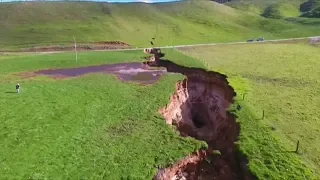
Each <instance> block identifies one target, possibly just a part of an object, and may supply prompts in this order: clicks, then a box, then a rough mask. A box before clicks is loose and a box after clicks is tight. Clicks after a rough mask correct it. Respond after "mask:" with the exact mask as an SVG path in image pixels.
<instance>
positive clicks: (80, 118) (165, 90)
mask: <svg viewBox="0 0 320 180" xmlns="http://www.w3.org/2000/svg"><path fill="white" fill-rule="evenodd" d="M169 54H170V55H169V57H170V58H171V59H173V60H178V61H177V62H178V63H179V62H180V63H181V62H183V61H181V60H184V62H186V63H187V64H189V65H190V66H193V65H198V64H200V65H201V63H197V62H196V61H193V60H192V59H191V58H188V57H186V56H184V55H181V54H179V53H174V52H171V53H169ZM140 56H141V52H133V51H132V52H110V53H106V52H95V53H93V52H91V53H80V54H79V61H78V63H76V62H75V61H74V54H72V53H65V54H54V55H52V54H51V55H33V56H26V55H16V56H0V83H1V86H0V107H1V111H0V147H1V148H0V174H1V178H0V179H151V178H152V177H153V176H154V174H155V172H156V170H157V167H162V166H166V165H168V164H169V163H172V162H175V161H176V160H178V159H180V158H182V157H184V156H186V155H188V154H190V153H191V152H193V151H195V150H197V149H199V148H200V147H201V146H202V145H203V144H202V143H200V142H198V141H195V140H193V139H191V138H182V137H180V136H179V135H178V134H177V133H176V132H174V130H173V129H172V128H171V127H169V126H167V125H166V124H165V122H164V120H163V119H162V118H160V117H159V116H158V115H157V111H158V109H159V108H161V107H163V106H164V105H165V104H166V103H168V97H169V96H170V95H171V93H172V92H173V91H174V87H175V86H174V84H175V83H176V81H177V80H180V79H181V78H182V76H181V75H167V76H164V77H163V78H162V79H161V81H159V82H158V83H156V84H154V85H151V86H140V85H137V84H135V83H122V82H120V81H119V80H117V79H116V78H115V77H112V76H111V75H104V74H91V75H86V76H83V77H78V78H71V79H67V80H52V79H49V78H44V77H37V78H33V79H24V78H22V77H17V76H14V75H13V73H17V72H30V71H34V70H39V69H47V68H66V67H78V66H87V65H97V64H103V63H105V64H108V63H109V64H111V63H117V62H130V61H138V60H139V57H140ZM179 60H180V61H179ZM18 82H19V83H20V85H21V94H19V95H18V94H16V93H5V92H12V91H13V92H14V90H15V89H14V85H15V83H18Z"/></svg>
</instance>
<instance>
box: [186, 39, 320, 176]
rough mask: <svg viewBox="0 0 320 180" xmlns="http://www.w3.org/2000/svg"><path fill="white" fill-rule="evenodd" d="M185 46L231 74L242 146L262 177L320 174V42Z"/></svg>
mask: <svg viewBox="0 0 320 180" xmlns="http://www.w3.org/2000/svg"><path fill="white" fill-rule="evenodd" d="M182 51H183V52H184V53H186V54H188V55H191V56H193V57H196V58H199V59H201V60H203V62H205V63H206V64H207V66H208V67H209V68H210V69H213V70H216V71H219V72H222V73H225V74H226V75H228V76H229V80H230V81H231V85H232V86H233V87H234V88H235V89H236V91H237V92H238V94H239V97H238V103H240V104H241V105H242V106H243V111H242V112H240V113H239V114H238V115H239V120H240V123H241V138H240V148H241V150H242V151H243V152H244V154H246V155H247V156H248V159H249V165H250V166H249V167H250V169H251V170H252V171H253V172H254V173H255V174H256V175H257V176H258V177H259V178H260V179H275V180H278V179H318V178H317V177H320V174H319V170H320V163H319V162H320V141H319V138H318V137H319V136H320V131H319V127H320V113H319V110H318V105H319V103H320V95H319V94H320V91H319V90H320V81H319V78H320V73H319V69H318V67H319V66H320V62H319V60H318V58H317V57H318V56H319V55H320V49H319V48H318V47H316V46H311V45H308V44H306V43H289V42H288V43H275V44H269V43H263V44H246V45H223V46H212V47H199V48H185V49H182ZM243 93H246V98H245V100H244V101H243V100H242V94H243ZM263 110H264V111H265V118H264V119H262V111H263ZM298 140H299V141H300V148H299V154H296V153H293V152H292V151H295V148H296V143H297V141H298ZM310 170H312V171H313V173H311V171H310ZM312 174H313V175H312Z"/></svg>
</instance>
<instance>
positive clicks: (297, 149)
mask: <svg viewBox="0 0 320 180" xmlns="http://www.w3.org/2000/svg"><path fill="white" fill-rule="evenodd" d="M299 144H300V141H299V140H298V141H297V146H296V153H298V151H299Z"/></svg>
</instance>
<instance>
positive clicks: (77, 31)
mask: <svg viewBox="0 0 320 180" xmlns="http://www.w3.org/2000/svg"><path fill="white" fill-rule="evenodd" d="M0 26H1V28H0V42H1V43H0V49H2V50H3V49H13V48H21V47H30V46H41V45H57V44H65V43H70V42H72V40H73V38H72V36H75V38H76V39H77V41H78V42H93V41H108V40H120V41H124V42H126V43H129V44H130V45H132V46H148V45H150V44H149V40H150V39H151V38H152V37H156V41H155V44H156V45H171V44H191V43H207V42H223V41H224V42H225V41H245V40H246V39H247V38H252V37H260V36H263V37H265V38H269V39H270V38H288V37H301V36H313V35H317V33H319V26H316V25H310V24H309V25H304V24H302V23H299V22H298V23H297V22H296V21H292V22H289V23H288V22H286V21H284V20H274V19H268V18H263V17H261V16H260V15H257V14H254V13H252V12H244V11H241V10H236V9H234V8H231V7H228V6H226V5H221V4H218V3H215V2H212V1H209V0H203V1H184V2H176V3H164V4H143V3H134V4H133V3H132V4H107V3H88V2H81V3H79V2H28V3H3V4H0Z"/></svg>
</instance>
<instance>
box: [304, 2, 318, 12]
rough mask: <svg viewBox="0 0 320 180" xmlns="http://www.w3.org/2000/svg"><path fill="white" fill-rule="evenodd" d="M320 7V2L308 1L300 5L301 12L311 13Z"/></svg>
mask: <svg viewBox="0 0 320 180" xmlns="http://www.w3.org/2000/svg"><path fill="white" fill-rule="evenodd" d="M318 6H320V0H308V1H306V2H305V3H302V4H301V5H300V11H301V12H309V11H312V10H314V9H315V8H317V7H318Z"/></svg>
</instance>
